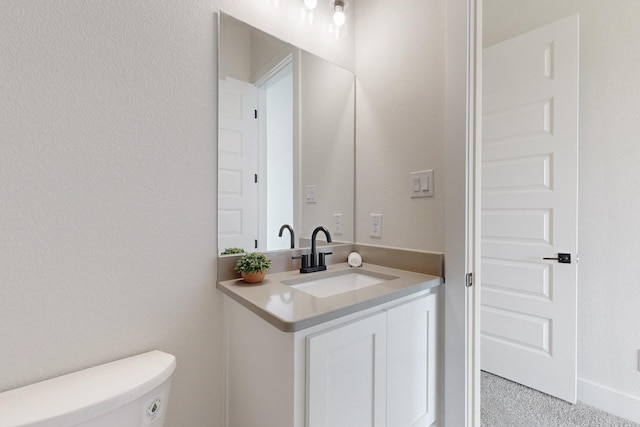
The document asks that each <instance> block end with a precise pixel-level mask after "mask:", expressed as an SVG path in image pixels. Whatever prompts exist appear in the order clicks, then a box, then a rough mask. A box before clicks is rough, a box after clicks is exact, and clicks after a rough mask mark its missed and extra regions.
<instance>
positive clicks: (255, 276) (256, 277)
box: [240, 270, 267, 283]
mask: <svg viewBox="0 0 640 427" xmlns="http://www.w3.org/2000/svg"><path fill="white" fill-rule="evenodd" d="M265 274H267V270H262V271H258V272H257V273H245V272H244V271H241V272H240V275H241V276H242V280H244V281H245V282H246V283H260V282H262V280H263V279H264V276H265Z"/></svg>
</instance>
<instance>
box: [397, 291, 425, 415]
mask: <svg viewBox="0 0 640 427" xmlns="http://www.w3.org/2000/svg"><path fill="white" fill-rule="evenodd" d="M435 302H436V300H435V295H427V296H424V297H421V298H419V299H417V300H413V301H411V302H408V303H406V304H403V305H401V306H397V307H394V308H391V309H389V310H388V311H387V314H388V317H387V345H388V353H387V426H388V427H410V426H411V427H423V426H430V425H431V424H432V423H433V422H434V421H435V403H436V402H435V390H436V388H435V387H436V382H435V375H436V369H435V367H436V365H435V346H436V341H435V340H436V337H435V331H436V329H435V326H436V317H435V314H436V312H435Z"/></svg>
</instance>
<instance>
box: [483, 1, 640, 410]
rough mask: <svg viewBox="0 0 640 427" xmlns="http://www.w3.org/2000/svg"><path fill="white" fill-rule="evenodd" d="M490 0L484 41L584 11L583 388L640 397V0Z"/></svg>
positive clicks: (581, 194)
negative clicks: (639, 47) (639, 21)
mask: <svg viewBox="0 0 640 427" xmlns="http://www.w3.org/2000/svg"><path fill="white" fill-rule="evenodd" d="M484 3H485V11H484V18H485V21H484V29H485V31H484V36H485V46H489V45H491V44H493V43H495V42H498V41H500V40H504V39H507V38H509V37H512V36H515V35H517V34H520V33H522V32H525V31H527V30H531V29H534V28H537V27H539V26H542V25H544V24H546V23H549V22H553V21H554V20H557V19H559V18H562V17H565V16H568V15H570V14H573V13H576V12H577V13H579V14H580V104H579V108H580V124H579V134H580V143H579V171H580V172H579V188H580V190H579V221H578V230H579V241H578V248H579V255H580V264H579V268H578V274H579V278H578V377H579V378H580V380H581V381H582V382H581V383H579V387H578V394H579V398H580V394H581V386H582V388H583V389H584V385H585V383H593V384H595V385H596V387H600V388H601V390H603V391H604V390H605V389H611V390H613V391H615V392H618V393H623V394H627V395H629V396H631V397H633V398H635V399H640V373H638V358H639V357H640V355H639V354H638V349H640V328H638V327H637V325H640V310H638V306H639V303H640V286H638V283H637V279H636V278H637V277H639V276H640V263H639V262H638V259H639V258H640V245H639V244H638V242H640V222H639V221H638V212H639V211H640V197H638V185H639V184H640V170H639V169H638V163H639V162H640V144H638V135H640V120H638V117H640V115H639V114H640V108H639V107H638V99H640V79H639V78H638V75H639V74H640V50H638V49H637V43H638V40H640V27H639V26H638V25H637V23H638V18H640V2H637V1H635V0H614V1H607V2H603V1H600V0H572V1H554V0H536V1H531V0H517V1H515V0H484Z"/></svg>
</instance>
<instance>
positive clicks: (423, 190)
mask: <svg viewBox="0 0 640 427" xmlns="http://www.w3.org/2000/svg"><path fill="white" fill-rule="evenodd" d="M409 193H410V195H411V198H412V199H415V198H417V197H433V169H428V170H423V171H418V172H411V173H410V174H409Z"/></svg>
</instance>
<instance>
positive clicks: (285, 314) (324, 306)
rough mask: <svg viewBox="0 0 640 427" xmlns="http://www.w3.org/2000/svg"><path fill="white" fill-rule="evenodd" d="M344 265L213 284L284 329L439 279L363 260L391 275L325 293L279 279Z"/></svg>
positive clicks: (434, 283)
mask: <svg viewBox="0 0 640 427" xmlns="http://www.w3.org/2000/svg"><path fill="white" fill-rule="evenodd" d="M348 269H351V267H350V266H349V265H348V264H347V263H341V264H333V265H330V266H328V267H327V270H326V271H323V272H318V273H308V274H300V272H299V271H298V270H294V271H286V272H283V273H274V274H267V276H266V277H265V279H264V281H263V282H262V283H258V284H247V283H245V282H244V281H242V279H236V280H226V281H223V282H219V283H218V284H217V286H216V287H217V288H218V289H219V290H220V291H221V292H222V293H224V294H225V295H227V296H228V297H230V298H232V299H233V300H235V301H237V302H238V303H240V304H242V305H243V306H244V307H246V308H247V309H249V310H251V311H252V312H254V313H255V314H257V315H258V316H260V317H262V318H263V319H264V320H266V321H267V322H269V323H271V324H272V325H274V326H275V327H277V328H279V329H281V330H283V331H285V332H295V331H299V330H301V329H305V328H308V327H311V326H314V325H317V324H320V323H323V322H326V321H329V320H333V319H337V318H339V317H342V316H346V315H348V314H352V313H355V312H358V311H361V310H365V309H367V308H370V307H373V306H376V305H379V304H383V303H386V302H389V301H392V300H394V299H397V298H401V297H403V296H406V295H410V294H412V293H415V292H419V291H422V290H425V289H432V288H436V287H437V286H439V285H440V283H441V282H442V279H441V278H440V277H437V276H431V275H428V274H421V273H413V272H410V271H405V270H398V269H395V268H389V267H382V266H378V265H372V264H364V265H363V266H362V267H361V269H362V270H367V271H370V272H373V273H376V274H381V275H387V276H394V278H392V279H391V280H387V281H384V282H382V283H380V284H377V285H373V286H368V287H365V288H361V289H356V290H352V291H348V292H344V293H341V294H337V295H332V296H328V297H315V296H313V295H310V294H308V293H306V292H302V291H300V290H298V289H294V288H292V287H291V286H289V285H287V284H285V283H283V282H285V281H287V282H289V281H294V282H295V281H297V280H296V279H303V280H304V279H307V278H308V279H309V280H312V278H313V279H320V278H323V277H326V276H331V275H335V274H336V273H337V272H338V271H340V270H348ZM353 270H357V269H355V268H354V269H353ZM289 283H291V282H289Z"/></svg>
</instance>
